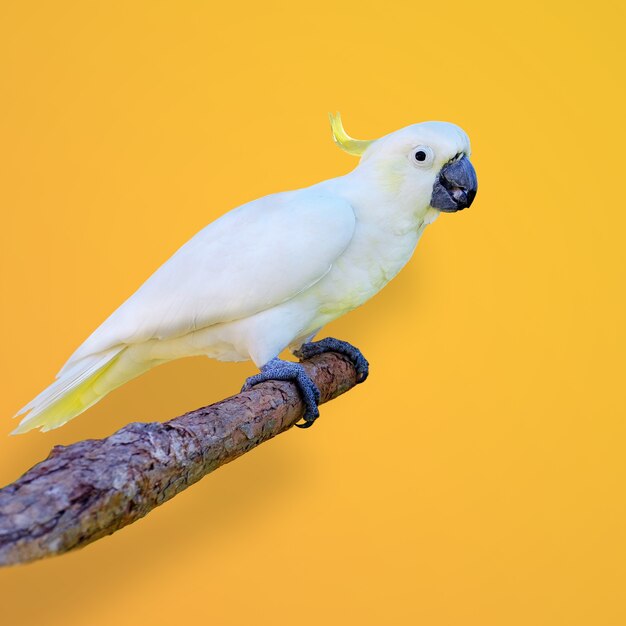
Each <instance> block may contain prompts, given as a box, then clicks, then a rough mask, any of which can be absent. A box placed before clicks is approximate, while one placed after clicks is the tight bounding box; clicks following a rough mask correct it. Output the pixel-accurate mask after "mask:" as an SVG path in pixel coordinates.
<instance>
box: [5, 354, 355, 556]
mask: <svg viewBox="0 0 626 626" xmlns="http://www.w3.org/2000/svg"><path fill="white" fill-rule="evenodd" d="M303 364H304V366H305V368H306V370H307V373H308V375H309V376H310V377H311V379H312V380H313V381H314V382H315V384H316V385H317V387H318V388H319V390H320V392H321V402H328V401H329V400H332V399H333V398H335V397H337V396H338V395H340V394H342V393H344V392H345V391H347V390H348V389H350V388H352V387H353V386H354V385H355V383H356V373H355V371H354V368H353V366H352V364H351V363H350V362H349V361H348V360H347V359H346V358H345V357H343V356H340V355H338V354H336V353H333V352H327V353H325V354H322V355H319V356H316V357H313V358H311V359H310V360H307V361H304V362H303ZM303 412H304V406H303V404H302V401H301V399H300V396H299V393H298V391H297V389H296V387H295V386H294V385H293V384H292V383H288V382H278V381H270V382H265V383H262V384H260V385H258V386H256V387H255V388H254V389H252V390H250V391H246V392H244V393H240V394H238V395H236V396H232V397H231V398H227V399H226V400H222V401H221V402H218V403H216V404H212V405H210V406H207V407H204V408H202V409H198V410H196V411H192V412H191V413H187V414H185V415H182V416H181V417H177V418H174V419H172V420H169V421H168V422H165V423H159V422H155V423H148V424H143V423H134V424H129V425H128V426H125V427H124V428H122V429H120V430H118V431H117V432H116V433H114V434H113V435H111V436H110V437H107V438H105V439H88V440H85V441H79V442H78V443H74V444H72V445H70V446H67V447H65V446H56V447H54V448H53V449H52V451H51V452H50V455H49V456H48V458H47V459H46V460H45V461H42V462H41V463H39V464H37V465H35V466H34V467H33V468H32V469H30V470H28V471H27V472H26V473H25V474H24V475H23V476H22V477H21V478H19V479H18V480H16V481H15V482H14V483H12V484H10V485H8V486H6V487H4V488H3V489H0V565H9V564H14V563H25V562H28V561H33V560H35V559H40V558H42V557H45V556H51V555H55V554H62V553H63V552H68V551H69V550H73V549H74V548H80V547H82V546H84V545H86V544H88V543H91V542H92V541H95V540H96V539H100V538H101V537H104V536H106V535H110V534H111V533H114V532H115V531H116V530H119V529H120V528H122V527H124V526H126V525H127V524H132V523H133V522H135V521H136V520H138V519H140V518H141V517H143V516H144V515H146V513H148V512H150V511H151V510H152V509H154V508H155V507H156V506H158V505H159V504H163V502H165V501H167V500H169V499H170V498H173V497H174V496H175V495H176V494H178V493H180V492H181V491H182V490H183V489H186V488H187V487H189V485H192V484H193V483H195V482H196V481H198V480H200V479H201V478H202V477H203V476H205V475H206V474H208V473H209V472H212V471H213V470H215V469H217V468H218V467H219V466H220V465H224V463H228V462H229V461H232V460H233V459H236V458H237V457H238V456H240V455H242V454H244V453H246V452H247V451H248V450H251V449H252V448H254V447H255V446H258V445H259V444H260V443H263V442H264V441H267V440H268V439H271V438H272V437H274V436H276V435H278V434H279V433H281V432H283V431H285V430H287V429H288V428H290V427H291V426H293V425H294V424H295V423H296V422H297V421H298V420H299V419H301V417H302V414H303ZM303 436H306V435H305V434H303Z"/></svg>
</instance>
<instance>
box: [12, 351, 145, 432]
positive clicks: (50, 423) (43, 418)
mask: <svg viewBox="0 0 626 626" xmlns="http://www.w3.org/2000/svg"><path fill="white" fill-rule="evenodd" d="M123 351H124V347H123V346H118V347H116V348H112V349H111V350H107V351H106V352H102V353H100V354H97V355H93V356H89V357H86V358H84V359H81V360H80V361H79V362H77V363H76V364H75V365H73V366H71V367H69V368H68V369H64V370H63V371H62V375H60V377H59V378H57V380H56V381H55V382H54V383H52V385H50V386H49V387H48V388H47V389H44V391H42V392H41V393H40V394H39V395H38V396H37V397H36V398H35V399H34V400H32V401H31V402H29V403H28V404H27V405H26V406H25V407H24V408H23V409H21V410H20V411H19V412H18V413H17V415H21V414H23V413H28V414H27V415H26V416H25V417H24V418H23V419H22V421H21V422H20V424H19V426H18V427H17V428H16V429H15V430H14V431H13V433H12V434H14V435H17V434H21V433H25V432H27V431H29V430H31V429H33V428H40V429H41V431H42V432H45V431H47V430H52V429H53V428H58V427H59V426H63V424H65V423H66V422H68V421H69V420H71V419H72V418H74V417H76V416H77V415H80V414H81V413H82V412H83V411H85V410H87V409H88V408H89V407H90V406H92V405H94V404H95V403H96V402H98V400H100V399H102V398H103V397H104V396H105V395H106V394H108V393H109V392H110V391H113V389H115V388H116V387H119V386H120V385H121V384H123V383H125V382H126V381H127V380H130V379H131V378H134V377H135V376H137V375H138V374H139V373H141V372H140V371H132V372H131V371H128V372H125V371H123V369H125V368H122V371H120V367H116V366H117V365H121V364H119V359H120V356H121V354H122V353H123ZM17 415H16V417H17Z"/></svg>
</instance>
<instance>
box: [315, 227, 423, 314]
mask: <svg viewBox="0 0 626 626" xmlns="http://www.w3.org/2000/svg"><path fill="white" fill-rule="evenodd" d="M422 231H423V227H421V228H419V229H413V230H411V231H408V232H404V233H397V232H395V233H394V232H389V231H387V230H385V229H383V228H380V227H378V226H377V225H375V224H371V225H369V224H359V227H358V228H357V230H356V232H355V236H354V238H353V240H352V242H351V243H350V245H349V246H348V248H347V249H346V251H345V252H344V253H343V254H342V255H341V257H339V259H337V261H336V262H335V263H334V264H333V266H332V268H331V270H330V272H329V273H328V274H327V275H326V276H325V277H324V279H322V280H321V281H320V283H318V285H316V291H317V293H318V297H319V312H320V315H321V316H323V317H324V318H329V319H334V318H336V317H339V316H340V315H343V314H344V313H347V312H348V311H351V310H352V309H355V308H356V307H358V306H360V305H361V304H363V303H364V302H365V301H367V300H369V298H371V297H372V296H374V295H375V294H376V293H378V292H379V291H380V290H381V289H382V288H383V287H384V286H385V285H386V284H387V283H388V282H389V281H390V280H391V279H392V278H394V276H396V274H397V273H398V272H399V271H400V270H401V269H402V268H403V267H404V265H406V263H407V262H408V260H409V259H410V258H411V255H412V254H413V251H414V249H415V246H416V245H417V242H418V240H419V238H420V236H421V234H422ZM324 323H327V322H324Z"/></svg>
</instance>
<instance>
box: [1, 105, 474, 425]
mask: <svg viewBox="0 0 626 626" xmlns="http://www.w3.org/2000/svg"><path fill="white" fill-rule="evenodd" d="M329 117H330V125H331V131H332V137H333V140H334V142H335V143H336V144H337V145H338V146H339V147H340V148H341V149H343V150H344V151H345V152H347V153H348V154H350V155H352V156H355V157H359V162H358V164H357V166H356V167H355V168H354V169H352V170H351V171H349V172H348V173H347V174H344V175H341V176H338V177H336V178H331V179H328V180H324V181H322V182H319V183H316V184H313V185H312V186H309V187H305V188H301V189H296V190H290V191H285V192H280V193H274V194H271V195H267V196H264V197H261V198H258V199H256V200H253V201H251V202H248V203H246V204H243V205H241V206H239V207H237V208H235V209H232V210H231V211H229V212H227V213H225V214H224V215H222V216H221V217H219V218H218V219H216V220H215V221H213V222H211V223H210V224H208V225H207V226H206V227H205V228H203V229H202V230H201V231H200V232H198V233H197V234H196V235H195V236H193V237H192V238H191V239H190V240H189V241H188V242H187V243H185V244H184V245H183V246H182V247H181V248H180V249H179V250H178V251H177V252H175V253H174V254H173V255H172V257H170V259H169V260H168V261H166V262H165V263H164V264H163V265H162V266H161V267H160V268H158V269H157V270H156V271H155V272H154V274H152V276H150V277H149V278H148V279H147V280H146V282H144V283H143V285H141V286H140V287H139V289H138V290H137V291H136V292H135V293H134V294H133V295H132V296H130V298H128V299H127V300H126V301H125V302H124V303H123V304H122V305H121V306H120V307H119V308H118V309H116V310H115V311H114V312H113V313H112V314H111V315H110V316H109V317H108V318H107V319H106V320H105V321H104V322H103V323H102V324H101V325H100V326H99V327H98V328H96V330H95V331H94V332H93V333H92V334H91V335H90V336H89V337H88V338H87V339H86V341H85V342H84V343H83V344H82V345H80V346H79V347H78V349H76V350H75V352H74V353H73V354H72V355H71V356H70V358H69V360H68V361H67V362H66V363H65V365H64V366H63V367H62V369H61V370H60V372H59V373H58V374H57V376H56V380H55V381H54V382H53V383H52V384H51V385H50V386H49V387H48V388H46V389H45V390H44V391H42V392H41V393H40V394H39V395H38V396H37V397H36V398H35V399H34V400H32V401H31V402H29V403H28V404H27V405H26V406H25V407H23V408H22V409H21V410H20V411H19V412H18V414H17V415H23V418H22V420H21V421H20V423H19V425H18V427H17V428H16V429H15V430H14V431H13V433H14V434H19V433H25V432H27V431H29V430H31V429H35V428H39V429H40V430H41V431H42V432H45V431H49V430H51V429H53V428H57V427H59V426H62V425H63V424H65V423H66V422H68V421H69V420H70V419H72V418H74V417H76V416H77V415H79V414H81V413H82V412H83V411H85V410H87V409H88V408H89V407H91V406H92V405H94V404H95V403H96V402H98V401H99V400H100V399H102V398H103V397H104V396H105V395H107V394H108V393H110V392H111V391H113V390H114V389H116V388H117V387H119V386H121V385H123V384H124V383H126V382H128V381H130V380H131V379H133V378H135V377H137V376H139V375H140V374H143V373H145V372H147V371H148V370H150V369H152V368H153V367H155V366H157V365H160V364H163V363H166V362H168V361H172V360H174V359H178V358H182V357H187V356H197V355H205V356H208V357H210V358H214V359H218V360H223V361H244V360H252V361H253V362H254V364H255V365H256V366H257V367H258V368H259V373H258V374H255V375H253V376H251V377H249V378H248V379H247V380H246V382H245V384H244V386H243V389H244V390H246V389H251V388H252V387H254V386H255V385H258V384H260V383H262V382H264V381H268V380H290V381H292V382H293V383H294V384H296V386H297V388H298V390H299V391H300V394H301V397H302V400H303V403H304V406H305V410H304V414H303V421H302V422H301V423H299V424H298V426H301V427H308V426H310V425H311V424H313V423H314V421H315V420H316V419H317V417H318V416H319V409H318V403H319V397H320V396H319V390H318V389H317V387H316V386H315V384H314V383H313V381H312V380H311V379H310V378H309V377H308V376H307V374H306V371H305V369H304V367H303V366H302V364H301V362H300V361H290V360H283V359H280V358H279V356H278V355H279V354H281V353H282V352H283V350H285V349H286V348H288V349H289V350H290V351H291V353H292V354H294V355H295V356H296V357H298V358H299V359H300V360H302V359H305V358H310V357H311V356H313V355H316V354H320V353H322V352H326V351H335V352H339V353H340V354H344V355H345V356H346V357H347V358H349V359H350V360H351V361H352V363H353V364H354V366H355V369H356V372H357V381H358V382H363V380H365V378H366V377H367V375H368V372H369V364H368V362H367V360H366V359H365V357H364V356H363V355H362V353H361V352H360V350H358V349H357V348H356V347H354V346H352V345H351V344H349V343H348V342H345V341H341V340H339V339H335V338H333V337H327V338H325V339H322V340H319V341H314V338H315V336H316V335H317V334H318V333H319V332H320V330H321V329H322V328H323V327H324V326H325V325H326V324H328V323H329V322H332V321H333V320H335V319H337V318H338V317H340V316H341V315H344V314H346V313H348V312H349V311H352V310H353V309H355V308H356V307H358V306H360V305H362V304H363V303H365V302H366V301H367V300H368V299H370V298H371V297H372V296H373V295H375V294H376V293H377V292H379V291H380V290H381V289H382V288H383V287H384V286H385V285H386V284H387V283H388V282H389V281H390V280H392V279H393V278H394V277H395V276H396V275H397V274H398V272H399V271H400V270H401V269H402V268H403V267H404V265H405V264H406V263H407V262H408V261H409V259H410V258H411V256H412V254H413V251H414V250H415V247H416V245H417V243H418V241H419V239H420V237H421V236H422V234H423V232H424V229H425V228H426V226H427V225H429V224H431V223H433V222H434V221H435V219H436V218H437V217H438V216H439V215H440V214H441V213H454V212H457V211H460V210H463V209H466V208H467V207H469V206H470V205H471V204H472V202H473V200H474V198H475V196H476V192H477V186H478V185H477V177H476V171H475V169H474V167H473V165H472V163H471V161H470V156H471V150H470V141H469V138H468V136H467V134H466V133H465V132H464V131H463V130H462V129H461V128H460V127H459V126H457V125H456V124H452V123H449V122H439V121H430V122H421V123H417V124H412V125H410V126H407V127H405V128H402V129H400V130H397V131H394V132H391V133H389V134H387V135H384V136H382V137H380V138H378V139H374V140H358V139H353V138H352V137H350V136H349V135H348V134H347V132H346V131H345V129H344V126H343V123H342V120H341V116H340V114H339V113H336V114H330V115H329ZM17 415H16V417H17Z"/></svg>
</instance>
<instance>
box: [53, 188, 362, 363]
mask: <svg viewBox="0 0 626 626" xmlns="http://www.w3.org/2000/svg"><path fill="white" fill-rule="evenodd" d="M354 228H355V216H354V212H353V210H352V207H351V206H350V205H349V204H348V202H347V201H345V200H343V199H341V198H337V197H333V196H330V195H328V194H325V193H324V192H323V190H321V189H317V188H316V187H310V188H308V189H303V190H298V191H291V192H286V193H280V194H275V195H272V196H266V197H265V198H260V199H259V200H255V201H253V202H250V203H248V204H244V205H242V206H240V207H238V208H237V209H234V210H233V211H230V212H229V213H227V214H226V215H224V216H222V217H221V218H219V219H218V220H216V221H215V222H212V223H211V224H209V225H208V226H207V227H206V228H204V229H203V230H201V231H200V232H199V233H198V234H197V235H195V236H194V237H193V238H192V239H190V240H189V241H188V242H187V243H186V244H185V245H184V246H183V247H182V248H180V249H179V250H178V251H177V252H176V253H175V254H174V255H173V256H172V257H171V258H170V259H169V260H168V261H167V262H166V263H165V264H164V265H162V266H161V267H160V268H159V269H158V270H157V271H156V272H155V273H154V274H153V275H152V276H151V277H150V278H149V279H148V280H147V281H146V282H145V283H144V284H143V285H142V286H141V287H140V288H139V289H138V290H137V291H136V292H135V293H134V294H133V295H132V296H131V297H130V298H129V299H128V300H127V301H126V302H125V303H124V304H122V306H120V307H119V309H117V310H116V311H115V312H114V313H113V314H112V315H111V316H110V317H109V318H108V319H107V320H106V321H105V322H104V323H103V324H102V325H101V326H100V327H99V328H98V329H96V331H95V332H94V333H93V334H92V335H91V336H90V337H89V338H88V339H87V341H85V343H83V344H82V345H81V346H80V347H79V348H78V350H77V351H76V352H75V353H74V354H73V355H72V357H71V358H70V360H69V361H68V362H67V364H66V365H65V367H64V368H63V370H61V373H63V372H66V371H67V370H68V369H70V368H71V367H72V366H73V364H75V363H76V362H77V361H79V360H80V359H83V358H84V357H86V356H89V355H93V354H96V353H99V352H102V351H104V350H108V349H110V348H112V347H114V346H119V345H127V344H133V343H139V342H143V341H146V340H148V339H152V338H159V339H169V338H173V337H177V336H181V335H185V334H187V333H189V332H191V331H194V330H197V329H199V328H205V327H207V326H210V325H212V324H217V323H220V322H226V321H232V320H236V319H241V318H243V317H247V316H249V315H253V314H254V313H258V312H259V311H262V310H265V309H268V308H270V307H272V306H275V305H277V304H279V303H281V302H284V301H286V300H289V299H291V298H293V297H294V296H295V295H296V294H298V293H300V292H301V291H303V290H305V289H307V288H308V287H310V286H312V285H314V284H315V283H316V282H317V281H319V280H320V279H321V278H322V277H323V276H324V275H325V274H326V273H327V272H328V271H329V270H330V268H331V266H332V264H333V262H334V261H335V260H336V259H337V257H339V256H340V255H341V253H342V252H343V251H344V250H345V249H346V247H347V246H348V244H349V243H350V240H351V239H352V235H353V233H354Z"/></svg>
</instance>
